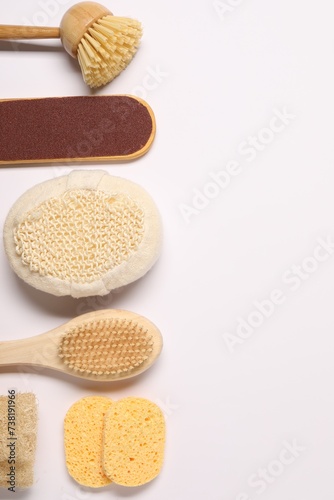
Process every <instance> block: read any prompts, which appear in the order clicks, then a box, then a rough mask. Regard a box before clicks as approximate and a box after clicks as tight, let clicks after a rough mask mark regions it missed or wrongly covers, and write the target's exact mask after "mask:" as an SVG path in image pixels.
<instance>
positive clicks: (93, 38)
mask: <svg viewBox="0 0 334 500" xmlns="http://www.w3.org/2000/svg"><path fill="white" fill-rule="evenodd" d="M141 36H142V27H141V24H140V23H139V22H138V21H136V20H134V19H129V18H126V17H114V16H112V15H108V16H105V17H102V18H101V19H99V20H98V21H96V22H95V23H94V24H93V25H92V26H91V27H90V28H89V29H88V30H87V32H86V33H85V35H84V36H83V37H82V39H81V42H80V44H79V47H78V54H77V56H78V61H79V64H80V67H81V70H82V74H83V77H84V80H85V82H86V83H87V85H89V86H90V87H91V88H96V87H101V86H102V85H105V84H106V83H109V82H111V80H113V79H114V78H115V77H116V76H117V75H119V73H121V71H123V69H125V68H126V66H127V65H128V64H129V62H130V61H131V60H132V58H133V56H134V55H135V53H136V51H137V49H138V46H139V42H140V38H141Z"/></svg>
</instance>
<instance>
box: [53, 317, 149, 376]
mask: <svg viewBox="0 0 334 500" xmlns="http://www.w3.org/2000/svg"><path fill="white" fill-rule="evenodd" d="M152 351H153V340H152V336H151V335H150V334H149V333H148V331H147V330H145V329H143V328H142V326H140V325H139V324H137V323H136V322H134V321H132V320H124V319H122V320H118V319H107V320H100V321H90V322H87V323H84V324H82V325H80V326H77V327H73V328H72V329H70V330H69V331H68V332H66V333H65V335H64V336H63V337H62V339H61V341H60V345H59V350H58V355H59V357H60V358H61V359H62V361H63V363H64V364H65V365H67V366H68V367H69V368H70V369H71V370H74V371H76V372H80V373H86V374H93V375H113V376H115V378H117V377H120V376H122V375H123V374H125V373H126V374H130V373H131V372H132V371H133V370H137V369H138V368H139V367H141V366H142V365H143V363H145V362H146V361H147V360H148V358H149V356H150V354H151V353H152Z"/></svg>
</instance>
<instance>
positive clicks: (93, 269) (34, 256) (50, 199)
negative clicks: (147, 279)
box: [4, 170, 162, 297]
mask: <svg viewBox="0 0 334 500" xmlns="http://www.w3.org/2000/svg"><path fill="white" fill-rule="evenodd" d="M161 241H162V227H161V220H160V215H159V212H158V210H157V207H156V205H155V203H154V202H153V200H152V198H151V197H150V196H149V195H148V193H147V192H146V191H145V190H144V189H143V188H142V187H140V186H138V185H137V184H135V183H133V182H131V181H128V180H126V179H121V178H120V177H113V176H111V175H109V174H108V173H107V172H104V171H103V170H84V171H80V170H74V171H72V172H71V173H70V174H69V175H65V176H62V177H58V178H55V179H52V180H50V181H46V182H42V183H41V184H37V185H36V186H34V187H32V188H31V189H30V190H28V191H26V192H25V193H24V194H23V195H22V196H21V197H20V198H19V199H18V200H17V201H16V203H15V204H14V205H13V207H12V208H11V210H10V212H9V214H8V216H7V219H6V222H5V226H4V244H5V250H6V254H7V257H8V260H9V262H10V264H11V266H12V268H13V269H14V271H15V272H16V273H17V274H18V276H19V277H20V278H22V279H23V280H24V281H26V282H27V283H29V284H30V285H32V286H33V287H35V288H37V289H39V290H43V291H45V292H48V293H52V294H53V295H58V296H61V295H72V297H89V296H93V295H106V294H107V293H109V292H110V291H111V290H114V289H116V288H119V287H122V286H124V285H127V284H128V283H132V282H133V281H136V280H137V279H139V278H141V277H142V276H144V274H146V273H147V271H148V270H149V269H150V268H151V267H152V266H153V264H154V263H155V262H156V260H157V259H158V257H159V254H160V250H161Z"/></svg>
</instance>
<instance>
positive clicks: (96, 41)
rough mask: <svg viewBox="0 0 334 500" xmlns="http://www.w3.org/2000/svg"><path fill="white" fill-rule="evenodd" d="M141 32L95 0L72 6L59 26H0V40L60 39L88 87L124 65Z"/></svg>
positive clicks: (134, 23)
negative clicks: (77, 64)
mask: <svg viewBox="0 0 334 500" xmlns="http://www.w3.org/2000/svg"><path fill="white" fill-rule="evenodd" d="M141 35H142V28H141V24H140V23H139V22H138V21H136V20H134V19H129V18H127V17H114V16H113V14H112V13H111V12H110V11H109V10H108V9H107V8H106V7H103V5H100V4H98V3H96V2H81V3H78V4H75V5H73V6H72V7H71V8H70V9H69V10H68V11H67V12H66V13H65V14H64V16H63V18H62V20H61V23H60V27H59V28H51V27H50V28H49V27H38V26H6V25H0V40H23V39H47V38H60V39H61V41H62V44H63V46H64V48H65V50H66V51H67V52H68V53H69V54H70V55H71V56H72V57H74V58H77V59H78V61H79V64H80V67H81V71H82V75H83V78H84V80H85V82H86V83H87V85H89V86H90V87H91V88H96V87H101V86H102V85H105V84H106V83H108V82H110V81H111V80H113V79H114V78H115V77H116V76H117V75H119V73H121V71H122V70H123V69H125V68H126V66H127V65H128V64H129V62H130V61H131V60H132V58H133V56H134V54H135V53H136V51H137V48H138V46H139V42H140V38H141Z"/></svg>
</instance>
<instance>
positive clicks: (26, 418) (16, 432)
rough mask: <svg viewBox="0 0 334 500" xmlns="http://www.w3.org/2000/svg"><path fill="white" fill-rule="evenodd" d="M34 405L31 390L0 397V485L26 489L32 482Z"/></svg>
mask: <svg viewBox="0 0 334 500" xmlns="http://www.w3.org/2000/svg"><path fill="white" fill-rule="evenodd" d="M36 440H37V404H36V397H35V395H34V394H32V393H17V394H16V393H15V392H14V391H9V392H8V395H7V396H0V487H4V488H7V489H8V488H11V490H10V491H12V492H14V491H16V487H17V488H28V487H30V486H32V484H33V482H34V462H35V452H36Z"/></svg>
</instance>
